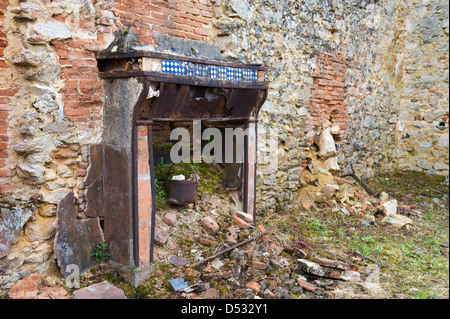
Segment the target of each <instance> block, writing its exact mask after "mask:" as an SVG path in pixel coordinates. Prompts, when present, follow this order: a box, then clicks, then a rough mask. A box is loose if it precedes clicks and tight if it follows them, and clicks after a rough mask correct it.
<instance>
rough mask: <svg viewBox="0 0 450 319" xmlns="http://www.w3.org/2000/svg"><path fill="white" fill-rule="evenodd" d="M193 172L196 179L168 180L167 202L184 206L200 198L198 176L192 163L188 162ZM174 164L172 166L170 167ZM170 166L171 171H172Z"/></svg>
mask: <svg viewBox="0 0 450 319" xmlns="http://www.w3.org/2000/svg"><path fill="white" fill-rule="evenodd" d="M186 165H188V166H189V168H190V169H191V170H192V172H193V176H194V180H185V181H173V180H167V181H166V188H167V202H168V203H169V204H172V205H178V206H184V205H186V204H189V203H195V202H197V200H198V178H197V174H196V173H195V171H194V169H193V168H192V166H191V165H189V164H186ZM172 166H173V164H172V165H171V166H170V168H171V167H172ZM170 168H169V171H170Z"/></svg>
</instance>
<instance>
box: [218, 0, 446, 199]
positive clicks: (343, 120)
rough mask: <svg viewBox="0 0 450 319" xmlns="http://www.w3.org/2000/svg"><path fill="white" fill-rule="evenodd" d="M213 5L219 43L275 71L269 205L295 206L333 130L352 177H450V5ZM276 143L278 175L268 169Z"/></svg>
mask: <svg viewBox="0 0 450 319" xmlns="http://www.w3.org/2000/svg"><path fill="white" fill-rule="evenodd" d="M212 2H213V3H214V13H215V17H214V19H213V21H212V25H213V30H212V32H211V40H210V41H211V42H213V43H216V44H217V45H219V46H220V48H221V49H222V52H223V54H224V55H225V56H227V57H228V58H230V59H238V60H241V61H245V62H249V63H257V64H258V63H261V64H263V65H266V66H268V67H269V74H268V80H269V81H270V92H269V98H268V100H267V102H266V104H265V105H264V106H263V109H262V112H261V115H260V124H259V127H260V132H265V131H267V130H268V129H272V130H274V129H276V130H277V131H278V137H276V138H275V137H274V138H268V139H267V138H266V139H265V140H263V141H261V142H260V144H259V145H258V146H259V155H260V156H259V163H260V166H259V168H260V169H259V171H258V174H259V184H258V185H259V186H258V189H259V191H260V198H261V199H263V200H262V202H261V204H262V206H268V207H270V206H273V205H275V204H276V203H277V202H284V201H286V200H293V199H295V196H296V191H297V190H298V189H300V187H301V185H302V181H301V177H300V183H298V176H299V175H300V176H301V175H302V172H303V167H304V165H303V167H302V163H304V162H305V159H306V158H307V156H308V154H310V153H308V152H309V151H310V149H311V148H310V147H308V145H309V144H311V142H313V141H317V135H319V134H320V132H321V131H322V130H323V128H324V127H329V126H331V132H332V134H333V137H334V139H335V141H336V143H337V144H338V164H339V166H340V167H339V168H340V170H341V173H342V174H349V173H355V174H357V175H359V176H361V177H362V178H366V177H369V176H373V175H374V174H375V173H376V172H377V171H380V170H391V169H392V170H394V169H416V170H422V171H425V172H428V171H429V172H431V173H438V174H443V175H445V174H448V128H446V127H447V126H448V125H447V124H443V122H446V123H448V116H447V113H446V112H448V110H447V111H445V110H446V109H447V108H448V89H447V84H448V83H447V82H448V51H445V48H447V50H448V4H446V3H444V2H439V1H434V2H433V1H389V0H388V1H352V0H336V1H334V0H333V1H315V0H304V1H290V0H283V1H258V0H254V1H250V0H247V1H234V0H215V1H212ZM437 125H440V126H441V129H438V128H436V127H437ZM269 127H270V128H269ZM314 132H315V133H316V134H314ZM408 132H409V133H408ZM264 138H265V136H264V135H263V134H260V139H264ZM273 145H278V163H279V166H278V168H274V167H273V166H271V165H268V164H270V162H271V161H270V160H268V159H269V158H268V157H267V156H268V155H267V154H268V153H267V152H268V151H269V150H270V149H273ZM266 151H267V152H266ZM334 164H335V163H334ZM324 166H325V168H329V167H327V166H328V165H324ZM332 166H333V168H334V169H335V168H336V166H335V165H332ZM274 187H278V188H277V191H276V192H275V191H274V190H273V188H274Z"/></svg>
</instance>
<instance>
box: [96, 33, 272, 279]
mask: <svg viewBox="0 0 450 319" xmlns="http://www.w3.org/2000/svg"><path fill="white" fill-rule="evenodd" d="M118 36H120V34H118ZM171 41H172V42H171V43H174V41H175V42H177V41H178V42H180V43H179V45H181V46H184V47H186V46H188V47H196V46H198V45H199V44H198V43H196V41H188V40H182V39H175V40H171ZM201 44H202V46H201V47H202V48H204V46H205V44H204V43H201ZM174 47H177V46H173V45H172V46H171V47H170V48H164V47H161V46H160V47H156V48H148V47H144V46H142V45H140V44H138V43H136V42H134V47H131V48H130V47H127V48H121V49H120V50H116V49H115V48H113V47H112V48H108V49H106V50H104V51H102V52H101V53H100V54H99V55H98V57H97V59H98V61H99V70H100V76H101V78H102V79H103V83H104V91H105V102H104V107H103V113H104V114H103V115H104V123H103V126H104V131H103V141H102V145H101V150H102V155H101V156H99V157H98V158H99V159H101V163H100V164H99V165H100V166H101V167H102V182H103V189H102V193H101V194H98V195H99V196H98V198H99V200H101V202H102V210H103V213H102V214H101V215H102V216H104V217H103V218H104V220H103V222H102V225H103V226H102V227H103V229H104V235H105V240H106V241H107V242H108V244H109V246H110V248H111V255H112V256H111V263H112V264H114V263H116V264H117V265H118V268H120V269H123V268H127V269H129V270H131V273H132V274H133V276H134V279H135V280H134V282H139V281H140V280H142V279H143V278H145V275H146V274H147V273H148V271H149V267H150V265H151V263H152V262H153V261H155V258H160V257H161V256H162V255H161V254H160V252H159V250H161V247H166V248H167V247H169V248H170V247H173V246H174V245H175V242H174V241H171V240H170V238H168V237H170V236H168V234H170V227H175V226H174V225H170V224H171V223H175V222H174V221H173V219H171V217H173V215H170V214H169V213H170V212H175V215H177V216H178V218H180V219H183V221H184V222H183V225H184V226H183V227H185V228H184V230H183V232H182V233H183V234H184V235H185V236H186V238H187V239H189V238H190V237H189V236H190V235H189V234H190V233H191V232H190V231H189V229H190V228H191V227H195V226H196V225H202V226H204V223H206V222H205V221H204V220H203V219H200V220H199V219H198V218H197V217H198V216H200V215H199V214H197V213H198V212H200V211H201V210H202V209H205V205H203V203H205V202H208V203H212V207H216V208H217V209H221V207H220V201H221V199H225V198H227V203H232V207H231V206H230V207H227V209H229V210H238V211H242V212H244V213H247V214H248V215H249V216H252V218H253V220H255V219H256V218H255V217H256V165H257V164H256V146H257V122H258V113H259V110H260V109H261V107H262V105H263V103H264V102H265V100H266V98H267V92H268V83H267V82H266V81H265V72H266V71H267V69H266V68H264V67H262V66H259V65H248V64H243V63H238V62H228V61H226V60H225V59H222V58H221V59H217V55H216V56H214V57H211V58H208V57H206V58H205V57H201V58H199V57H198V56H184V55H182V54H179V53H177V52H173V53H171V52H170V51H171V50H172V49H173V48H174ZM214 50H215V51H214V52H217V50H216V49H214ZM200 51H201V50H200ZM200 51H199V50H187V51H186V50H184V52H200ZM183 136H184V137H183ZM183 139H184V140H183ZM183 160H184V161H185V162H188V163H189V165H190V167H191V168H192V169H193V173H192V174H190V173H189V172H188V171H186V170H187V168H186V167H185V168H180V165H178V164H177V163H179V162H180V161H183ZM174 162H175V164H174V165H172V164H173V163H174ZM177 165H178V166H177ZM181 166H183V165H181ZM169 168H171V169H172V168H173V169H178V173H183V174H172V175H170V173H169V172H168V170H169ZM176 172H177V171H175V173H176ZM175 175H179V176H178V178H181V179H183V178H184V179H190V178H191V177H196V178H197V179H198V190H197V191H198V201H197V203H188V204H187V205H185V206H181V207H176V205H173V204H172V205H171V204H170V203H167V201H166V199H167V198H165V197H164V195H165V192H167V188H166V186H165V183H167V181H168V178H169V177H170V178H171V177H173V176H175ZM180 175H184V176H183V177H180ZM228 199H229V200H228ZM208 207H209V206H208ZM222 208H223V207H222ZM208 214H210V215H211V216H209V217H211V218H213V217H215V216H214V209H211V211H209V212H208ZM167 215H168V216H167ZM191 217H192V218H191ZM217 218H219V217H218V216H217ZM163 222H164V224H161V223H163ZM219 223H220V221H219ZM158 225H164V227H158ZM253 225H254V223H253ZM204 228H206V229H208V227H204ZM209 231H211V232H214V229H212V230H211V229H209V230H207V231H206V233H205V236H206V235H207V233H208V232H209ZM203 240H208V238H207V236H206V237H205V238H203ZM209 240H211V239H209Z"/></svg>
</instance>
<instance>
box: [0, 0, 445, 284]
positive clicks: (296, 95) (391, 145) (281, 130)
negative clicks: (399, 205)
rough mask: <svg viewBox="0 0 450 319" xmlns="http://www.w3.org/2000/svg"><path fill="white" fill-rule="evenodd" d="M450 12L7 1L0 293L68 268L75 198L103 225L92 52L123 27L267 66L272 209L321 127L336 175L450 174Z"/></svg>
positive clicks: (415, 5) (274, 4)
mask: <svg viewBox="0 0 450 319" xmlns="http://www.w3.org/2000/svg"><path fill="white" fill-rule="evenodd" d="M448 11H449V10H448V2H447V1H439V0H437V1H429V0H422V1H416V0H402V1H394V0H386V1H376V0H326V1H324V0H270V1H262V0H261V1H260V0H169V1H156V0H54V1H52V0H10V1H6V0H0V194H1V196H0V207H1V219H0V288H7V287H10V286H11V285H12V284H13V283H14V282H16V281H17V280H18V279H20V276H21V275H20V274H24V273H26V272H35V271H38V272H39V273H40V274H41V275H46V274H48V273H52V272H55V271H58V269H57V262H56V256H55V252H54V241H55V235H56V228H55V227H56V224H57V210H58V204H59V203H60V202H61V201H62V200H64V199H66V200H67V198H70V195H68V194H70V193H73V200H74V202H75V204H76V209H75V213H76V214H77V217H78V219H80V220H85V221H86V220H88V221H89V222H88V223H89V224H91V225H97V226H96V227H99V226H98V225H100V222H101V216H95V215H91V216H90V214H88V213H86V209H87V208H88V207H89V200H88V196H87V195H86V193H89V192H87V190H88V189H89V187H90V186H92V184H90V182H93V181H95V179H94V180H92V179H91V178H90V177H89V176H90V175H91V176H92V175H95V174H94V172H91V173H90V171H91V170H95V165H93V160H92V159H93V158H95V150H96V145H98V144H100V143H101V142H102V139H103V121H104V117H105V114H104V113H103V111H104V109H103V103H104V100H105V92H103V85H102V81H101V80H100V78H99V76H98V68H97V61H96V59H95V57H96V54H97V53H98V52H99V51H101V50H102V49H104V48H106V47H108V45H109V44H110V43H111V41H112V40H113V33H114V32H115V31H116V30H118V29H122V28H128V27H131V28H132V30H133V32H134V33H135V34H136V35H137V36H138V37H139V40H140V41H141V42H143V43H146V44H148V45H157V42H156V37H157V36H158V35H166V36H173V37H178V38H183V39H188V40H193V41H203V42H208V43H210V44H213V45H216V46H218V47H219V48H220V50H221V51H222V54H223V55H224V56H225V57H226V58H228V59H231V60H239V61H241V62H244V63H254V64H262V65H264V66H267V67H268V68H269V73H268V75H267V77H268V81H270V90H269V92H270V93H269V97H268V100H267V102H266V103H265V105H264V106H263V109H262V111H261V115H260V123H259V132H260V134H265V132H267V131H269V129H271V130H277V131H278V134H277V135H276V136H271V138H269V139H260V141H261V142H260V145H258V150H259V153H258V161H259V163H260V164H259V167H258V178H259V179H258V208H259V209H264V208H268V207H273V206H274V205H275V204H276V203H277V202H289V201H291V202H292V201H295V199H296V193H297V192H298V191H299V189H301V187H302V182H301V175H302V172H303V170H304V165H303V164H304V162H305V160H306V157H307V153H306V151H307V150H308V148H310V147H314V145H313V143H314V142H315V141H317V140H318V138H319V137H320V136H321V134H322V131H323V130H324V129H329V131H330V132H331V133H332V134H333V135H332V136H333V138H334V140H335V142H336V144H337V146H338V147H337V152H336V155H337V157H336V159H335V161H336V162H335V163H331V164H330V165H332V167H333V168H334V170H335V171H336V172H339V171H340V172H341V173H344V174H345V173H355V174H357V175H359V176H361V177H363V178H365V177H369V176H371V175H373V174H374V173H375V172H377V171H388V170H395V169H406V170H417V171H421V172H424V173H430V174H440V175H448V171H449V155H448V151H449V135H448V124H449V120H448V116H449V114H448V97H449V94H448V81H449V79H448V58H449V55H448V32H449V18H448ZM274 145H275V148H276V154H275V156H277V158H278V163H279V165H278V167H277V168H273V167H271V166H270V165H268V164H269V163H270V156H273V154H271V153H270V151H271V150H272V149H273V147H274ZM333 158H334V157H333ZM87 179H89V180H90V181H88V183H87V182H86V180H87ZM68 196H69V197H68ZM99 236H100V237H101V235H99Z"/></svg>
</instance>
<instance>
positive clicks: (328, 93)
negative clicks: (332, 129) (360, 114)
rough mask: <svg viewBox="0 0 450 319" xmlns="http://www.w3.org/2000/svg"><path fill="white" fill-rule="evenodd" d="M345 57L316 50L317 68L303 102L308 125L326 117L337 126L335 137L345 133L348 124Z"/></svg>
mask: <svg viewBox="0 0 450 319" xmlns="http://www.w3.org/2000/svg"><path fill="white" fill-rule="evenodd" d="M348 67H349V63H348V61H347V60H345V59H344V58H343V56H340V55H331V54H328V53H323V52H318V53H317V69H316V70H315V72H314V73H313V74H312V78H313V84H312V87H311V99H310V101H309V103H307V104H306V105H307V106H309V108H310V116H309V121H308V124H309V125H313V126H321V125H322V124H323V123H324V122H326V121H327V120H328V121H330V122H332V123H333V125H337V126H339V128H340V133H339V135H337V136H335V139H336V140H337V141H340V140H344V139H345V138H346V136H347V129H348V125H349V120H350V117H349V113H348V108H347V106H346V105H345V103H344V101H345V99H346V97H347V95H348V94H347V90H346V88H345V81H346V71H347V68H348Z"/></svg>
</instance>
